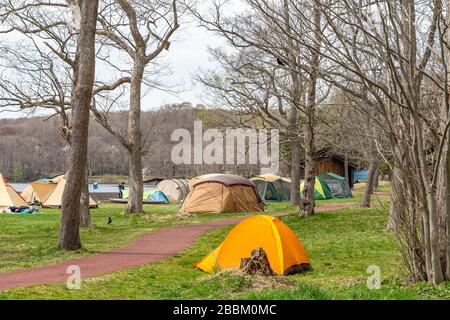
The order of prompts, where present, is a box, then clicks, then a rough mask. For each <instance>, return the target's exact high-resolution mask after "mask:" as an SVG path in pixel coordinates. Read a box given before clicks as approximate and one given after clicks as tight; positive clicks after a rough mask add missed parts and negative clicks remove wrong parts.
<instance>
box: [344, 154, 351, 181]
mask: <svg viewBox="0 0 450 320" xmlns="http://www.w3.org/2000/svg"><path fill="white" fill-rule="evenodd" d="M344 176H345V181H347V182H348V184H349V185H350V178H349V172H348V155H347V152H345V155H344Z"/></svg>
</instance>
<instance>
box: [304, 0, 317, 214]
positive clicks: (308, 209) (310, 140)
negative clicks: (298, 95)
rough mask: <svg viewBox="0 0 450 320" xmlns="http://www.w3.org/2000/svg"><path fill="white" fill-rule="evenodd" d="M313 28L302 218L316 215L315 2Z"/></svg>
mask: <svg viewBox="0 0 450 320" xmlns="http://www.w3.org/2000/svg"><path fill="white" fill-rule="evenodd" d="M313 16H314V22H313V24H314V25H313V28H314V40H315V43H314V45H313V47H314V49H313V50H311V61H310V68H309V69H310V71H309V78H308V97H307V100H306V108H305V117H306V123H305V127H306V128H305V187H304V190H303V199H302V202H301V206H300V212H299V214H300V215H301V216H306V217H307V216H310V215H313V214H314V206H315V201H314V183H315V180H316V173H315V161H314V152H315V150H314V129H315V112H316V90H317V88H316V86H317V76H318V72H317V69H318V67H319V63H320V61H319V51H320V41H321V28H320V9H319V5H318V3H317V1H314V7H313Z"/></svg>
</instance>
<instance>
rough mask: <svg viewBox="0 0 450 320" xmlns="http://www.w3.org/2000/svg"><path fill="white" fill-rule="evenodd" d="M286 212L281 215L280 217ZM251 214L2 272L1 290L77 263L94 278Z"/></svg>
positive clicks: (62, 276) (179, 247) (57, 275)
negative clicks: (95, 252)
mask: <svg viewBox="0 0 450 320" xmlns="http://www.w3.org/2000/svg"><path fill="white" fill-rule="evenodd" d="M349 205H351V204H349V203H341V204H334V205H327V206H318V207H316V212H321V211H328V210H337V209H342V208H345V207H347V206H349ZM280 215H283V214H278V216H280ZM247 217H248V216H244V217H238V218H229V219H222V220H216V221H211V222H207V223H200V224H189V225H183V226H175V227H169V228H164V229H161V230H158V231H153V232H150V233H149V234H146V235H144V236H141V237H139V238H138V239H136V240H135V241H134V242H132V243H131V244H129V245H127V246H125V247H122V248H118V249H115V250H112V251H109V252H104V253H100V254H97V255H93V256H88V257H83V258H79V259H72V260H66V261H64V262H60V263H56V264H51V265H46V266H42V267H36V268H31V269H25V270H19V271H12V272H6V273H0V291H2V290H8V289H12V288H19V287H26V286H31V285H41V284H48V283H57V282H64V281H66V280H67V278H68V276H69V275H68V274H66V270H67V267H68V266H70V265H78V266H79V267H80V270H81V277H83V278H85V277H93V276H96V275H100V274H103V273H108V272H113V271H119V270H123V269H127V268H131V267H136V266H139V265H143V264H147V263H150V262H155V261H159V260H162V259H165V258H168V257H170V256H172V255H174V254H177V253H180V252H182V251H183V250H185V249H187V248H189V247H190V246H192V245H193V244H194V242H195V241H196V240H197V238H198V237H199V236H200V235H202V234H203V233H205V232H207V231H210V230H213V229H216V228H219V227H222V226H226V225H231V224H236V223H238V222H240V221H242V220H243V219H245V218H247Z"/></svg>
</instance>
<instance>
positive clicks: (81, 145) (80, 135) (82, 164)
mask: <svg viewBox="0 0 450 320" xmlns="http://www.w3.org/2000/svg"><path fill="white" fill-rule="evenodd" d="M68 3H69V8H70V9H71V11H72V15H73V18H74V21H75V28H76V29H77V30H78V34H77V49H76V55H75V67H74V80H73V87H72V117H73V124H72V130H71V146H70V157H69V167H68V170H67V174H66V179H67V183H66V186H65V188H64V193H63V197H62V205H61V211H62V212H61V225H60V232H59V247H60V248H63V249H67V250H77V249H79V248H80V247H81V239H80V229H79V226H80V199H81V193H82V189H83V185H84V184H85V183H84V182H85V181H86V163H87V151H88V131H89V114H90V106H91V103H92V93H93V86H94V79H95V31H96V25H97V15H98V4H99V1H98V0H70V1H68ZM80 182H81V183H80Z"/></svg>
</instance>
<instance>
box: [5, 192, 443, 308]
mask: <svg viewBox="0 0 450 320" xmlns="http://www.w3.org/2000/svg"><path fill="white" fill-rule="evenodd" d="M363 188H364V185H357V187H356V191H355V197H354V198H352V199H332V200H326V201H318V202H317V203H318V205H324V204H334V203H340V202H358V201H360V199H361V194H362V190H363ZM380 188H383V189H384V190H386V191H389V186H388V185H385V184H382V185H380ZM384 190H383V191H384ZM387 201H388V198H386V197H379V198H378V199H377V200H376V201H373V202H372V203H373V204H374V206H376V208H372V209H365V208H360V207H358V206H353V207H349V208H346V209H341V210H338V211H330V212H322V213H319V214H317V215H315V216H313V217H309V218H306V219H303V218H299V217H298V216H296V213H297V208H295V207H293V206H290V205H289V204H288V203H270V204H268V205H267V207H266V209H267V213H277V212H286V213H289V214H290V215H289V216H285V217H282V218H281V219H282V220H283V221H284V222H285V223H286V224H287V225H288V226H289V227H290V228H291V229H292V230H293V231H294V232H295V233H296V234H297V236H298V237H299V238H300V239H301V241H302V243H303V245H304V246H305V248H306V250H307V251H308V253H309V255H310V258H311V262H312V267H313V270H312V271H309V272H306V273H303V274H297V275H293V276H289V277H269V278H262V277H250V276H243V275H241V274H239V273H236V272H223V273H219V274H213V275H210V274H207V273H204V272H202V271H200V270H198V269H196V268H194V267H193V263H194V262H196V261H198V260H200V259H201V258H202V257H203V256H205V255H206V254H207V253H208V252H209V251H210V250H212V249H214V248H215V247H216V246H217V245H218V244H219V243H220V242H221V241H222V240H223V239H224V237H225V236H226V234H227V233H228V232H229V230H230V229H231V228H232V226H229V227H223V228H220V229H216V230H214V231H211V232H208V233H206V234H204V235H202V236H201V237H200V238H199V239H198V240H197V241H196V243H195V245H194V246H192V247H191V248H189V249H188V250H186V251H184V252H182V253H180V254H178V255H175V256H173V257H171V258H169V259H165V260H163V261H160V262H157V263H152V264H148V265H144V266H140V267H136V268H131V269H127V270H123V271H120V272H114V273H110V274H106V275H102V276H98V277H94V278H88V279H83V280H82V288H81V290H68V289H67V288H66V286H65V285H64V284H53V285H44V286H32V287H27V288H19V289H13V290H9V291H5V292H0V299H450V284H444V285H441V286H438V287H432V286H430V285H429V284H426V283H419V284H415V285H412V286H409V285H407V284H406V282H405V279H406V270H405V269H404V267H403V264H402V258H401V255H400V253H399V252H398V250H397V247H396V245H395V241H394V239H393V237H392V235H391V234H390V233H389V232H387V231H386V221H387V207H388V202H387ZM122 208H123V206H122V205H104V206H102V207H101V208H100V209H98V210H93V211H92V214H93V220H94V223H95V224H96V228H94V229H84V230H82V242H83V249H82V250H80V251H77V252H71V253H67V252H64V251H61V250H58V249H56V243H57V235H58V233H57V231H58V223H59V210H42V211H41V214H39V215H23V216H22V215H6V214H5V215H0V242H1V243H2V245H1V248H0V255H1V259H0V272H1V271H7V270H16V269H22V268H26V267H32V266H37V265H42V264H48V263H52V262H56V261H62V260H64V259H68V258H73V257H79V256H84V255H90V254H95V253H96V252H100V251H105V250H109V249H111V248H114V247H118V246H122V245H125V244H127V243H129V242H131V241H132V240H133V239H135V238H136V237H137V236H139V235H141V234H144V233H147V232H149V231H151V230H155V229H158V228H161V227H165V226H169V225H174V224H185V223H198V222H203V221H209V220H211V219H221V218H227V217H231V216H236V214H221V215H208V214H204V215H197V216H195V217H190V218H188V219H184V220H178V219H176V218H175V216H176V213H177V209H178V207H177V206H176V205H152V206H146V207H145V210H146V211H147V214H145V215H143V216H131V217H130V216H124V215H122V214H121V212H122ZM108 216H112V218H113V224H112V225H106V220H107V217H108ZM370 265H376V266H379V267H380V270H381V276H382V285H381V289H379V290H369V289H368V288H367V286H366V281H367V278H368V276H369V274H368V273H367V267H368V266H370Z"/></svg>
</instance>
